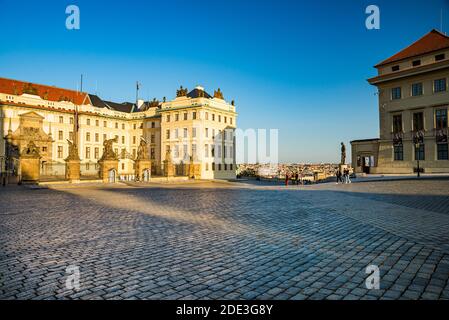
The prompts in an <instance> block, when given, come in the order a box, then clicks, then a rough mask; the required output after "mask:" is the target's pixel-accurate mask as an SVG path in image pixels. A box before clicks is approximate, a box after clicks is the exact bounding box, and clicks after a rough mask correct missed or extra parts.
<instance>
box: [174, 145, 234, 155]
mask: <svg viewBox="0 0 449 320" xmlns="http://www.w3.org/2000/svg"><path fill="white" fill-rule="evenodd" d="M209 150H210V155H209ZM215 150H216V151H217V152H215ZM233 150H234V148H233V146H222V147H218V146H217V147H216V146H215V145H213V144H211V145H209V144H205V145H204V157H205V158H209V156H210V157H212V158H214V157H215V156H217V158H221V157H222V155H223V157H224V158H232V157H233ZM168 151H171V148H170V146H166V152H168ZM182 151H183V152H182V155H183V158H184V159H188V158H189V148H188V145H187V144H184V145H183V146H182ZM191 151H192V152H191V155H192V156H196V155H197V146H196V144H195V143H193V144H192V150H191ZM180 156H181V153H180V145H178V144H176V145H175V146H174V148H173V158H179V157H180Z"/></svg>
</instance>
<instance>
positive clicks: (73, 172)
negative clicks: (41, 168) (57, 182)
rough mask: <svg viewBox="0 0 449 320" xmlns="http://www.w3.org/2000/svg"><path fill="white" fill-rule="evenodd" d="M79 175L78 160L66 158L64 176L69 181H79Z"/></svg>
mask: <svg viewBox="0 0 449 320" xmlns="http://www.w3.org/2000/svg"><path fill="white" fill-rule="evenodd" d="M80 176H81V174H80V160H66V162H65V178H66V179H67V180H69V181H70V182H79V181H80Z"/></svg>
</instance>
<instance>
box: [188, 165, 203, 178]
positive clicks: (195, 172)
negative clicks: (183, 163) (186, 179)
mask: <svg viewBox="0 0 449 320" xmlns="http://www.w3.org/2000/svg"><path fill="white" fill-rule="evenodd" d="M190 166H191V167H192V175H191V176H190V177H193V179H201V164H199V163H194V164H191V165H190Z"/></svg>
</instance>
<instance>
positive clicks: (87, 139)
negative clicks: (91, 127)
mask: <svg viewBox="0 0 449 320" xmlns="http://www.w3.org/2000/svg"><path fill="white" fill-rule="evenodd" d="M86 141H90V132H86Z"/></svg>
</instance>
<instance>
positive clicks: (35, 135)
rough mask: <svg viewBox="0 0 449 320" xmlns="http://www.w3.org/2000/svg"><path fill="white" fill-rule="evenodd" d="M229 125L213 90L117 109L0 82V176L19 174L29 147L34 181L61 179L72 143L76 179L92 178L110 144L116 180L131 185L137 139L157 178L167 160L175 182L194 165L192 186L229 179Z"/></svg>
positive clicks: (230, 109)
mask: <svg viewBox="0 0 449 320" xmlns="http://www.w3.org/2000/svg"><path fill="white" fill-rule="evenodd" d="M76 119H77V120H76ZM236 119H237V113H236V111H235V106H234V102H233V101H232V102H231V103H228V102H227V101H225V100H224V98H223V94H222V92H221V91H220V89H218V90H216V91H215V92H214V95H213V96H211V95H209V94H208V93H207V92H206V91H205V90H204V88H202V87H200V86H197V87H196V88H195V89H193V90H191V91H188V90H187V89H184V88H182V87H181V88H180V89H179V90H177V93H176V98H175V99H173V100H170V101H166V100H165V98H164V99H163V101H162V102H159V101H157V100H155V99H154V100H153V101H143V100H138V101H137V102H136V103H129V102H125V103H117V102H112V101H106V100H103V99H101V98H100V97H98V96H97V95H93V94H89V93H85V92H78V91H74V90H68V89H62V88H57V87H54V86H48V85H40V84H34V83H29V82H24V81H18V80H11V79H5V78H0V132H2V139H0V160H1V171H2V173H4V172H9V173H13V174H16V175H18V174H20V168H19V165H18V163H19V162H18V161H17V159H15V158H16V157H17V156H18V154H20V152H21V151H22V150H23V149H24V148H25V147H26V146H27V144H28V143H29V142H30V141H33V142H34V143H35V145H36V146H37V148H38V150H39V153H40V168H41V177H48V178H49V179H51V178H55V179H56V178H58V177H63V176H64V170H65V169H64V168H65V160H64V159H66V157H67V156H68V152H69V141H73V140H74V138H76V139H77V142H78V152H79V157H80V158H81V175H82V176H84V177H86V178H88V177H91V178H95V177H96V176H97V175H98V160H99V159H100V158H101V156H102V153H103V142H104V141H105V140H107V139H111V138H116V139H117V140H116V141H117V142H116V143H114V152H115V154H116V155H117V157H118V159H119V165H118V176H119V177H121V178H122V179H132V176H133V175H134V172H135V171H134V169H135V159H136V153H137V151H138V147H139V143H140V140H141V138H143V139H144V140H145V141H146V145H147V148H148V150H147V151H148V156H149V158H150V159H151V171H152V175H155V176H157V175H159V174H160V171H161V166H162V164H163V162H164V160H166V157H171V159H170V161H172V163H173V164H174V165H175V166H177V167H176V170H175V171H176V172H175V173H176V174H177V175H187V173H186V172H185V164H189V163H195V164H196V168H197V169H196V171H197V172H196V173H195V178H196V179H232V178H235V171H236V166H235V160H234V159H235V155H234V153H235V145H234V144H235V139H234V129H235V128H236ZM74 122H77V123H74ZM74 135H77V137H74ZM9 144H10V145H12V146H13V147H14V148H15V150H17V152H16V153H17V154H14V152H12V151H11V150H9V148H8V145H9Z"/></svg>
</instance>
